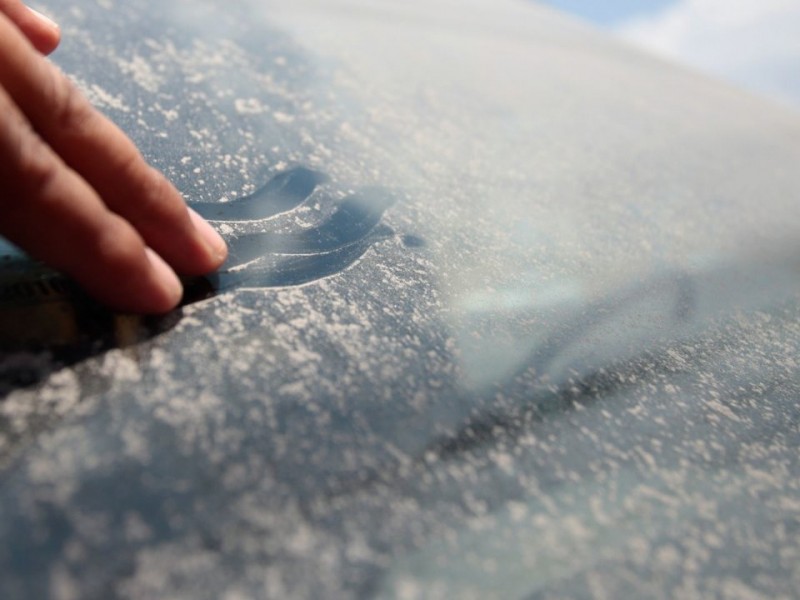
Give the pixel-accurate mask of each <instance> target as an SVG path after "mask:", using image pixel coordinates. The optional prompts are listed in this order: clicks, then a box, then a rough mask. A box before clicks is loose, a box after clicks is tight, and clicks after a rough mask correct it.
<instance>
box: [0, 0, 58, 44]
mask: <svg viewBox="0 0 800 600" xmlns="http://www.w3.org/2000/svg"><path fill="white" fill-rule="evenodd" d="M0 13H3V14H5V15H6V17H8V18H9V19H10V20H11V22H12V23H14V25H16V26H17V27H18V28H19V29H20V31H22V33H24V34H25V37H27V38H28V40H29V41H30V42H31V44H33V46H34V47H35V48H36V49H37V50H38V51H39V52H41V53H42V54H50V53H51V52H52V51H53V50H55V49H56V47H57V46H58V43H59V42H60V41H61V30H60V29H59V27H58V25H57V24H56V23H55V22H54V21H52V20H51V19H49V18H48V17H46V16H45V15H43V14H42V13H40V12H38V11H35V10H33V9H32V8H29V7H27V6H25V5H24V4H23V3H22V2H21V0H0Z"/></svg>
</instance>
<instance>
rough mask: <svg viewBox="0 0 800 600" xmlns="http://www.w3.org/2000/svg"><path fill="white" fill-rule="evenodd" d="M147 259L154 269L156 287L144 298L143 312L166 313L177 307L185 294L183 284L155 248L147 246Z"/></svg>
mask: <svg viewBox="0 0 800 600" xmlns="http://www.w3.org/2000/svg"><path fill="white" fill-rule="evenodd" d="M145 254H146V255H147V260H148V261H149V263H150V267H151V269H152V274H153V279H154V283H155V285H154V287H153V291H152V293H149V294H148V295H147V297H146V298H144V299H143V302H144V304H145V306H144V307H143V311H142V312H148V313H165V312H169V311H170V310H172V309H173V308H175V307H176V306H177V305H178V303H179V302H180V301H181V297H182V296H183V285H181V282H180V280H179V279H178V276H177V275H176V274H175V271H173V270H172V269H171V268H170V266H169V265H168V264H167V263H166V262H164V259H163V258H161V257H160V256H159V255H158V254H156V252H155V251H154V250H152V249H151V248H145Z"/></svg>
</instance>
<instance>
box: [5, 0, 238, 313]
mask: <svg viewBox="0 0 800 600" xmlns="http://www.w3.org/2000/svg"><path fill="white" fill-rule="evenodd" d="M59 39H60V33H59V30H58V27H57V26H56V25H55V24H54V23H52V22H51V21H49V20H48V19H46V18H45V17H43V16H42V15H40V14H38V13H36V12H34V11H32V10H30V9H28V8H27V7H25V6H24V5H23V4H22V2H21V1H20V0H0V234H2V235H4V236H5V237H7V238H8V239H9V240H11V241H12V242H14V243H15V244H17V245H19V246H20V247H22V248H23V249H25V250H26V251H27V252H28V253H29V254H31V255H32V256H33V257H35V258H37V259H39V260H42V261H44V262H46V263H48V264H50V265H51V266H53V267H55V268H57V269H59V270H61V271H63V272H65V273H67V274H68V275H70V276H71V277H73V278H74V279H75V280H77V281H78V282H79V283H80V284H81V285H82V286H83V287H84V288H85V289H86V290H87V291H88V292H89V293H90V294H91V295H92V296H94V297H95V298H97V299H98V300H100V301H101V302H104V303H106V304H108V305H109V306H111V307H113V308H115V309H118V310H123V311H131V312H142V313H162V312H166V311H168V310H170V309H172V308H174V307H175V306H176V305H177V304H178V302H179V301H180V298H181V294H182V288H181V284H180V281H179V280H178V278H177V276H176V275H175V271H177V272H180V273H182V274H185V275H202V274H205V273H208V272H211V271H213V270H215V269H216V268H218V267H219V266H220V265H221V264H222V263H223V262H224V260H225V257H226V255H227V248H226V246H225V242H224V241H223V240H222V238H221V237H220V236H219V235H218V234H217V233H216V232H215V231H214V229H213V228H212V227H211V226H210V225H209V224H208V223H207V222H206V221H204V220H203V219H202V218H201V217H199V216H198V215H196V214H195V213H194V212H192V211H190V210H189V209H188V208H187V207H186V204H185V203H184V202H183V200H182V198H181V196H180V194H179V193H178V191H177V190H176V189H175V188H174V187H173V186H172V185H171V184H170V183H169V182H168V181H167V180H166V178H165V177H164V176H163V175H162V174H161V173H159V172H158V171H156V170H155V169H153V168H152V167H150V166H149V165H148V164H147V163H146V162H145V161H144V159H143V158H142V156H141V154H139V152H138V150H137V149H136V147H135V146H134V144H133V142H131V141H130V140H129V139H128V138H127V137H126V136H125V134H124V133H122V131H121V130H120V129H119V128H117V127H116V126H115V125H114V124H113V123H112V122H111V121H109V120H108V119H107V118H105V117H104V116H103V115H101V114H100V113H99V112H98V111H96V110H95V109H94V108H93V107H92V106H91V104H90V103H89V101H88V100H87V99H86V98H84V97H83V95H82V94H81V93H80V92H79V91H78V90H77V89H76V88H75V87H74V86H73V84H72V83H71V82H70V81H69V80H68V79H67V78H66V77H65V76H64V75H63V74H62V73H61V72H60V71H59V70H58V69H57V68H56V67H55V66H53V65H52V64H51V63H50V62H49V61H48V60H47V59H45V58H44V54H47V53H49V52H51V51H52V50H54V49H55V47H56V46H57V45H58V42H59ZM170 265H171V266H170ZM173 269H175V271H173Z"/></svg>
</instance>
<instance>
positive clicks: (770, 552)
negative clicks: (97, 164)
mask: <svg viewBox="0 0 800 600" xmlns="http://www.w3.org/2000/svg"><path fill="white" fill-rule="evenodd" d="M43 5H44V9H46V10H47V11H49V13H48V14H51V15H53V16H54V17H55V18H56V20H57V21H59V23H60V24H61V26H62V30H63V34H64V38H65V39H64V42H63V47H62V48H61V49H60V50H59V51H58V52H56V53H55V55H54V57H53V60H54V61H55V62H56V63H57V64H58V65H59V66H60V67H61V68H62V69H63V70H64V71H65V72H66V73H67V74H68V75H69V76H70V77H71V78H72V79H73V81H75V83H76V84H77V85H78V86H79V87H80V88H81V89H82V90H83V91H84V93H85V94H87V95H88V96H89V98H90V99H91V100H92V101H93V102H94V103H95V104H96V105H97V106H99V107H100V108H101V109H102V110H103V111H104V112H106V114H108V115H109V116H110V117H111V118H112V119H113V120H114V121H116V122H117V123H118V124H119V125H120V126H121V127H122V128H123V129H124V130H125V132H126V133H127V134H128V135H130V136H131V137H132V138H133V139H134V141H135V142H136V143H137V145H138V146H139V147H140V149H141V150H142V152H143V154H144V155H145V157H146V158H147V159H148V160H149V161H150V162H151V163H152V164H154V165H155V166H156V167H158V168H159V169H161V170H162V171H163V172H164V173H166V174H167V176H168V177H169V178H170V179H171V180H172V181H173V182H174V183H175V184H176V186H177V187H178V188H179V189H180V190H181V192H182V193H183V194H184V196H185V198H186V199H187V202H189V203H190V204H191V205H192V206H193V207H195V208H196V209H197V210H198V212H200V213H202V214H203V215H204V216H206V217H207V218H209V219H211V220H212V221H213V222H214V224H215V226H216V228H217V229H218V230H219V231H220V232H221V233H222V234H223V236H224V237H225V238H226V240H227V241H228V242H229V245H230V248H231V256H230V259H229V261H228V262H227V263H226V264H225V265H224V266H223V268H222V269H221V270H220V272H219V273H217V274H215V275H213V276H209V277H206V278H195V279H190V280H189V279H187V280H186V281H185V286H186V296H185V298H184V302H183V304H182V306H181V308H180V309H179V310H177V311H175V312H173V313H171V314H169V315H166V316H164V317H159V318H155V317H150V318H141V317H133V316H130V315H119V314H114V313H111V312H109V311H107V310H105V309H103V308H101V307H99V306H97V305H95V304H94V303H93V302H91V301H90V300H88V299H87V298H86V297H84V296H83V294H82V292H81V291H80V290H79V289H77V288H76V287H75V286H74V284H73V283H72V282H70V281H69V280H67V279H65V278H63V277H62V276H60V275H58V274H56V273H54V272H52V271H50V270H48V269H46V268H45V267H43V266H41V265H38V264H36V263H34V262H33V261H31V260H30V259H28V258H26V257H25V256H24V255H22V254H20V253H19V252H17V251H16V250H14V249H13V248H11V247H10V246H9V247H7V248H5V249H4V255H5V256H4V260H3V261H2V262H0V394H2V397H1V398H2V399H0V481H1V482H2V483H0V514H2V515H3V517H2V519H0V541H2V543H0V592H1V593H0V595H2V597H4V598H12V597H32V596H37V597H41V596H47V595H50V596H52V597H67V598H68V597H80V598H88V597H104V598H107V597H187V598H201V597H230V598H234V597H245V598H246V597H321V596H324V597H375V596H380V597H382V596H386V597H401V598H417V597H419V598H422V597H425V598H430V597H441V598H469V597H475V598H482V597H486V596H487V595H491V594H499V595H501V596H503V597H506V596H507V597H531V598H549V597H594V596H598V597H602V596H604V595H605V596H608V597H641V596H645V595H648V594H651V593H652V591H653V590H654V589H655V590H659V593H656V595H657V596H659V595H663V596H664V597H670V596H673V597H674V596H683V597H693V596H715V595H722V596H724V595H725V594H728V595H729V596H730V597H735V596H736V594H739V593H740V592H741V594H740V595H743V596H746V595H747V594H749V593H752V594H753V595H759V594H760V595H764V596H775V597H777V596H779V595H781V594H784V595H791V594H792V593H793V590H794V589H796V585H795V584H796V582H797V577H798V575H797V567H796V562H797V561H796V560H794V558H793V557H795V556H796V555H797V553H798V552H800V544H799V543H798V541H797V536H796V535H794V533H793V532H794V531H795V530H796V528H797V524H798V518H800V513H799V512H798V511H799V510H800V509H799V508H798V507H800V492H799V491H798V488H797V485H795V483H794V482H795V481H796V480H797V479H798V477H797V476H798V474H800V464H798V457H797V452H796V444H797V441H798V435H799V434H798V429H797V423H798V422H800V407H798V403H797V398H798V397H800V378H798V373H799V371H798V369H799V368H800V367H799V366H798V362H797V357H798V346H799V345H800V319H798V316H800V315H799V313H800V310H799V308H800V305H799V304H798V299H800V295H799V294H800V278H798V274H800V252H798V249H800V203H798V201H797V199H798V195H799V194H800V179H798V177H797V165H798V164H800V118H798V115H797V113H796V112H794V111H792V110H790V109H788V108H785V107H782V106H779V105H775V104H770V103H769V102H767V101H765V100H762V99H759V98H756V97H752V96H750V95H747V94H746V93H744V92H740V91H739V90H736V89H733V88H730V87H728V86H726V85H723V84H719V83H717V82H714V81H711V80H707V79H704V78H702V77H700V76H698V75H696V74H694V73H689V72H686V71H684V70H682V69H680V68H677V67H673V66H671V65H669V64H665V63H662V62H660V61H658V60H656V59H652V58H649V57H647V56H644V55H642V54H639V53H637V52H636V51H634V50H632V49H628V48H627V47H624V46H622V45H620V44H619V43H617V42H614V41H612V40H610V39H609V38H607V37H605V36H604V35H602V34H600V33H598V32H595V31H594V30H592V29H590V28H588V27H586V26H584V25H581V24H578V23H576V22H573V21H571V20H569V19H568V18H566V17H563V16H561V15H560V14H558V13H555V12H552V11H550V10H547V9H544V8H540V7H539V6H538V5H536V4H532V3H525V2H516V1H511V0H492V2H489V1H488V0H470V1H468V2H464V1H463V0H459V1H458V2H456V1H455V0H438V1H436V2H422V1H421V0H412V1H403V2H401V1H399V0H378V1H374V2H366V1H358V0H335V1H333V0H325V1H323V0H318V1H314V0H299V1H297V0H292V2H279V1H277V0H269V1H263V0H241V1H240V2H236V3H223V2H214V1H211V0H198V1H195V2H191V3H189V2H171V3H167V4H163V3H156V2H154V1H152V0H126V1H125V2H116V1H115V0H102V1H101V0H98V1H97V2H94V1H90V0H80V1H77V2H70V3H66V4H65V3H58V2H50V1H47V2H43ZM70 594H72V595H70ZM226 594H227V596H226ZM237 594H238V596H237Z"/></svg>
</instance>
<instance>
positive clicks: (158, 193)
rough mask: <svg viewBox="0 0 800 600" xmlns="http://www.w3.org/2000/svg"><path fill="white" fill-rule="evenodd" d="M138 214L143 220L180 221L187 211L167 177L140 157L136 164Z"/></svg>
mask: <svg viewBox="0 0 800 600" xmlns="http://www.w3.org/2000/svg"><path fill="white" fill-rule="evenodd" d="M135 168H136V172H137V176H136V181H137V184H138V185H137V194H136V196H137V197H136V199H135V200H136V202H137V204H138V206H137V211H136V212H137V216H138V217H139V219H140V220H141V221H143V222H164V221H179V220H180V219H181V218H182V217H183V216H184V213H185V212H186V210H185V208H184V206H183V202H180V201H178V198H177V193H176V192H175V190H174V188H173V187H172V184H171V183H170V182H169V181H168V180H167V178H166V177H165V176H164V175H163V174H162V173H161V172H160V171H158V170H157V169H155V168H153V167H151V166H149V165H147V164H146V163H145V162H144V159H142V158H141V157H139V158H138V160H137V164H136V167H135Z"/></svg>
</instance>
